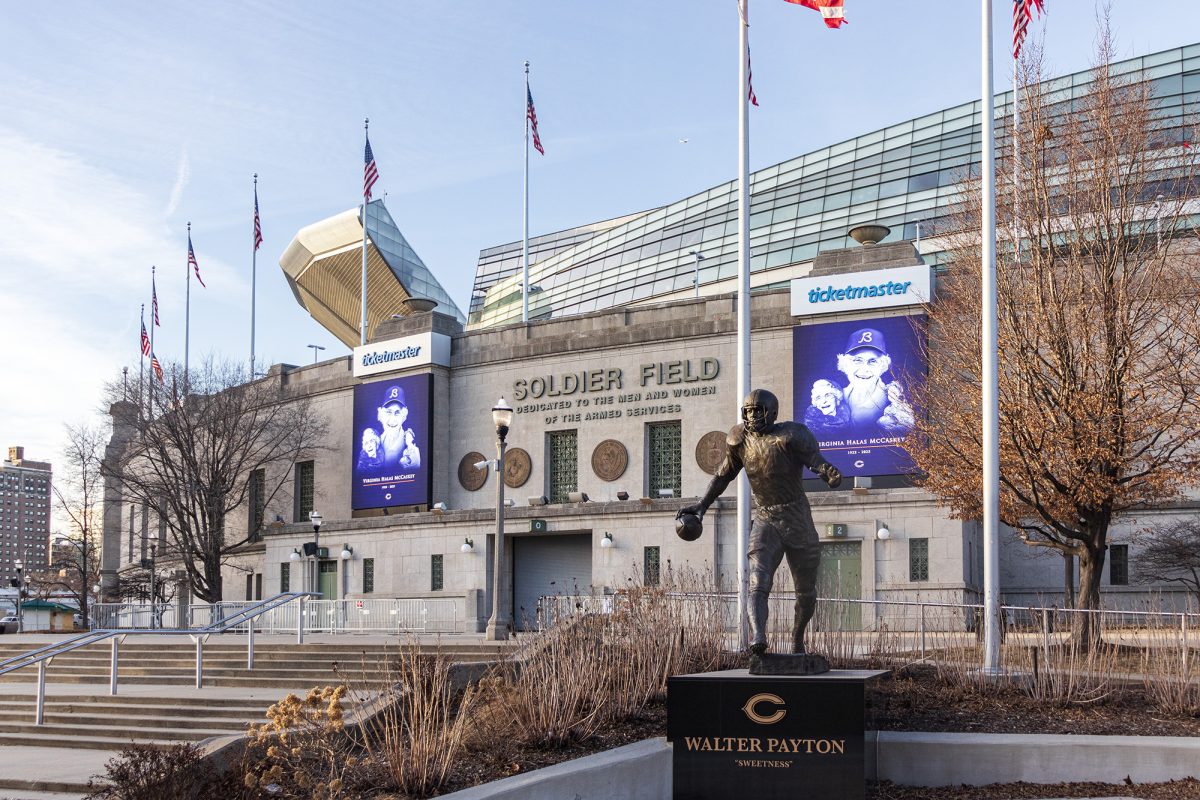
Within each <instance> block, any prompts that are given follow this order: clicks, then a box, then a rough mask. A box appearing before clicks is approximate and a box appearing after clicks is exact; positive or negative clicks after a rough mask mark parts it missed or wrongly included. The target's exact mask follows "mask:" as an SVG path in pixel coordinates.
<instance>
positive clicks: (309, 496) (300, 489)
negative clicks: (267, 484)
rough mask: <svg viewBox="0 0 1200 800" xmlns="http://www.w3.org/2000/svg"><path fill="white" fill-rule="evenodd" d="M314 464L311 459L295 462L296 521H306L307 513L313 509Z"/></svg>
mask: <svg viewBox="0 0 1200 800" xmlns="http://www.w3.org/2000/svg"><path fill="white" fill-rule="evenodd" d="M315 477H316V464H315V463H313V462H312V461H299V462H297V463H296V494H295V496H296V516H295V520H294V521H296V522H308V515H309V514H311V513H312V510H313V502H314V500H313V495H314V489H315V485H314V479H315Z"/></svg>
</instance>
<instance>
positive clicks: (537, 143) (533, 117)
mask: <svg viewBox="0 0 1200 800" xmlns="http://www.w3.org/2000/svg"><path fill="white" fill-rule="evenodd" d="M525 98H526V100H527V102H526V106H525V116H526V117H528V118H529V129H530V130H532V131H533V149H534V150H537V151H538V152H539V153H541V154H542V155H546V151H545V150H543V149H542V137H540V136H538V129H537V111H535V110H534V108H533V92H531V91H529V87H528V86H526V87H525Z"/></svg>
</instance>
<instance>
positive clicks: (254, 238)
mask: <svg viewBox="0 0 1200 800" xmlns="http://www.w3.org/2000/svg"><path fill="white" fill-rule="evenodd" d="M257 278H258V173H257V172H256V173H254V226H253V230H251V231H250V380H254V311H255V306H254V302H255V291H256V289H257V286H256V282H257Z"/></svg>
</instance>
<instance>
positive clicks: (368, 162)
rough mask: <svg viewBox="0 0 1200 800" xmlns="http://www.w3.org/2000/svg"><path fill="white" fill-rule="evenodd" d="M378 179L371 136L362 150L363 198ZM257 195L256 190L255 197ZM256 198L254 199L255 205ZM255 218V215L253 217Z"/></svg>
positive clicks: (367, 195)
mask: <svg viewBox="0 0 1200 800" xmlns="http://www.w3.org/2000/svg"><path fill="white" fill-rule="evenodd" d="M377 180H379V168H378V167H376V166H375V156H374V154H373V153H371V137H370V136H368V137H367V148H366V149H365V150H364V151H363V200H366V201H368V202H370V200H371V187H372V186H374V185H375V181H377ZM257 197H258V194H257V192H256V193H255V198H257ZM257 205H258V200H257V199H255V207H257ZM255 219H257V216H256V217H255Z"/></svg>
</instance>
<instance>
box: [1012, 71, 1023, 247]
mask: <svg viewBox="0 0 1200 800" xmlns="http://www.w3.org/2000/svg"><path fill="white" fill-rule="evenodd" d="M1019 64H1020V60H1019V59H1018V57H1017V51H1016V50H1015V49H1014V50H1013V114H1012V118H1013V121H1012V137H1013V145H1012V151H1013V231H1014V232H1013V242H1014V247H1015V251H1016V262H1017V263H1018V264H1020V263H1021V79H1020V70H1019V68H1018V65H1019Z"/></svg>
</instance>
